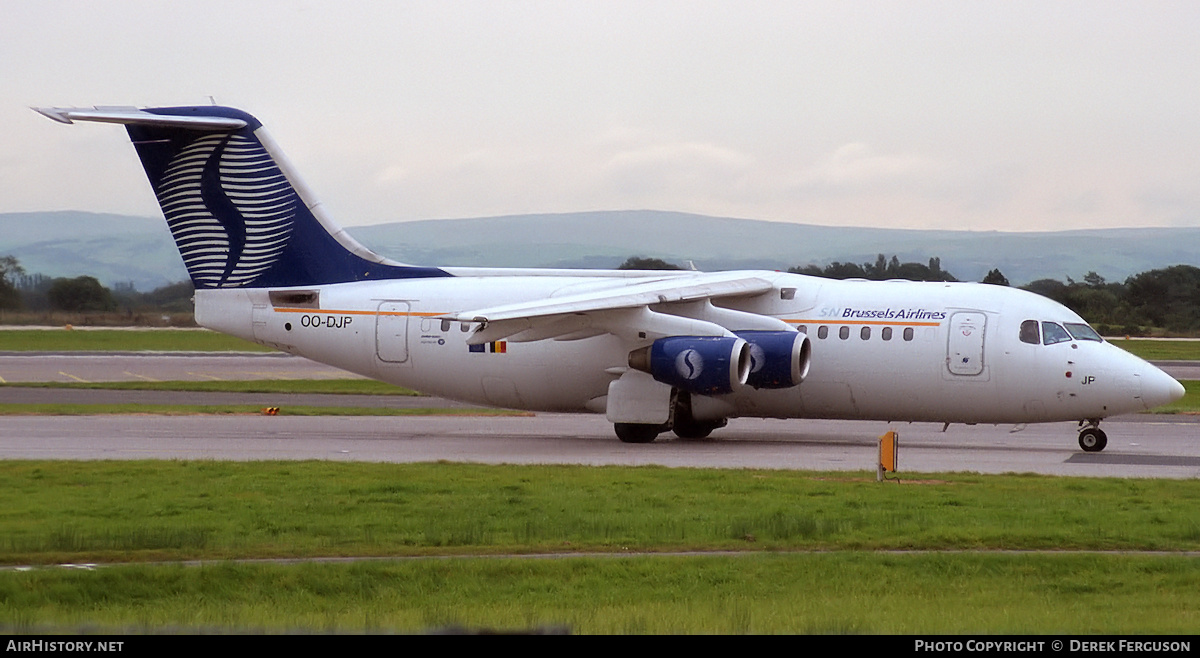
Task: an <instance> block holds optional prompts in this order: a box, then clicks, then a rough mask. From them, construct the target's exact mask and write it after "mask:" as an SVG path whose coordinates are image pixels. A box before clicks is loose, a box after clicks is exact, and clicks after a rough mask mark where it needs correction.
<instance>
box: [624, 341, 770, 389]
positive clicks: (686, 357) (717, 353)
mask: <svg viewBox="0 0 1200 658" xmlns="http://www.w3.org/2000/svg"><path fill="white" fill-rule="evenodd" d="M763 333H770V332H763ZM629 367H631V368H634V369H636V370H641V371H642V372H646V373H649V374H650V376H652V377H654V379H656V380H658V381H660V382H662V383H664V384H669V385H671V386H674V387H676V388H680V389H683V390H685V391H690V392H692V393H697V394H700V395H720V394H722V393H729V392H732V391H733V389H734V387H737V386H741V385H743V384H745V383H746V378H747V377H748V376H749V375H750V344H749V343H747V342H746V341H745V340H743V339H741V338H733V337H727V336H671V337H669V338H659V339H658V340H656V341H654V343H652V344H650V345H648V346H646V347H643V348H641V349H637V350H634V351H632V352H630V353H629Z"/></svg>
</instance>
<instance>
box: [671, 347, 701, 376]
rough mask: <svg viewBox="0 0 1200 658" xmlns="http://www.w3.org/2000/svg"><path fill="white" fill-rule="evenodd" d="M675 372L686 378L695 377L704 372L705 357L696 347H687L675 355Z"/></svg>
mask: <svg viewBox="0 0 1200 658" xmlns="http://www.w3.org/2000/svg"><path fill="white" fill-rule="evenodd" d="M675 372H678V373H679V376H680V377H683V378H684V379H695V378H697V377H699V376H700V373H701V372H704V358H703V357H701V356H700V353H699V352H697V351H696V350H694V349H691V348H689V349H686V350H684V351H682V352H680V353H679V356H677V357H675Z"/></svg>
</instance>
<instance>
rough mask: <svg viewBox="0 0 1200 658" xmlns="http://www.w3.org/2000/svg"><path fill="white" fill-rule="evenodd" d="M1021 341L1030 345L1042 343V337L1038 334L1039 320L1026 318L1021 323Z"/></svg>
mask: <svg viewBox="0 0 1200 658" xmlns="http://www.w3.org/2000/svg"><path fill="white" fill-rule="evenodd" d="M1021 342H1022V343H1029V344H1030V345H1040V344H1041V342H1042V337H1041V336H1039V335H1038V321H1037V320H1026V321H1024V322H1022V323H1021Z"/></svg>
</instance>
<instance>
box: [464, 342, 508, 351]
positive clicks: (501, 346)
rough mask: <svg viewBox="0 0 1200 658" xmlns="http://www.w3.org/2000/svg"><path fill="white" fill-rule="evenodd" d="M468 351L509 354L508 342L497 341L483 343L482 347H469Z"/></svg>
mask: <svg viewBox="0 0 1200 658" xmlns="http://www.w3.org/2000/svg"><path fill="white" fill-rule="evenodd" d="M467 349H468V350H469V351H471V352H489V353H491V354H505V353H507V352H508V341H503V340H496V341H492V342H490V343H482V344H480V345H468V346H467Z"/></svg>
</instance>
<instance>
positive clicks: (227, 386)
mask: <svg viewBox="0 0 1200 658" xmlns="http://www.w3.org/2000/svg"><path fill="white" fill-rule="evenodd" d="M4 386H14V387H20V388H74V389H89V390H113V391H199V392H225V393H323V394H324V393H328V394H345V395H405V396H419V395H421V394H420V393H418V392H417V391H414V390H412V389H409V388H404V387H402V386H393V385H391V384H385V383H384V382H380V381H375V380H372V379H258V380H238V381H234V380H227V381H168V382H149V381H132V382H86V383H85V382H9V383H7V384H0V388H3V387H4Z"/></svg>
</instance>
